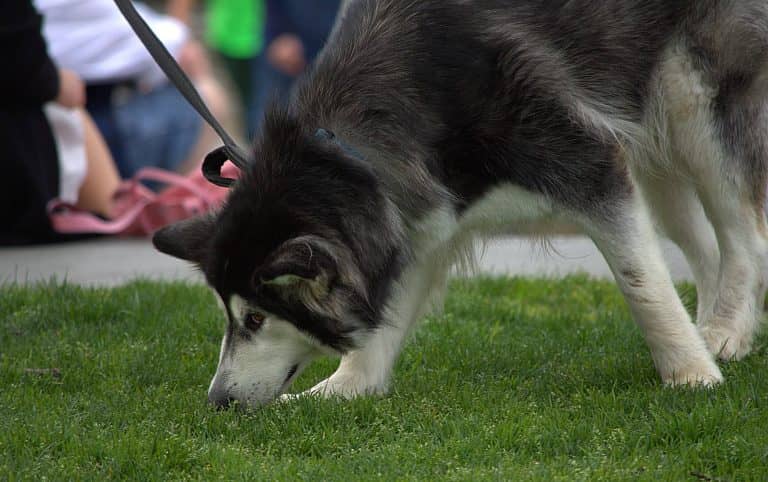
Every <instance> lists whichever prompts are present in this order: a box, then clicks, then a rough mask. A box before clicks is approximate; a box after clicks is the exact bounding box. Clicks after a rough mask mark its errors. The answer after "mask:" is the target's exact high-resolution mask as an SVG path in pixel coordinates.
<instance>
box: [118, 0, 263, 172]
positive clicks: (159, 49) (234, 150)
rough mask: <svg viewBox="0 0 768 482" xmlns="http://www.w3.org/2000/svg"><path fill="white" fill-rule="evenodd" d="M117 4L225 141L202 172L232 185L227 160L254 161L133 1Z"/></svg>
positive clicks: (244, 164)
mask: <svg viewBox="0 0 768 482" xmlns="http://www.w3.org/2000/svg"><path fill="white" fill-rule="evenodd" d="M115 4H117V8H119V9H120V12H122V14H123V16H124V17H125V19H126V20H128V23H129V24H130V25H131V28H132V29H133V31H134V32H136V35H137V36H138V37H139V39H140V40H141V43H143V44H144V47H146V49H147V50H148V51H149V53H150V55H152V58H154V59H155V62H157V65H159V66H160V68H161V69H162V70H163V72H165V75H167V76H168V78H169V79H170V80H171V82H173V85H175V86H176V88H177V89H178V90H179V92H181V95H183V96H184V98H186V99H187V102H189V103H190V104H191V105H192V107H194V108H195V110H196V111H197V112H198V113H199V114H200V115H201V116H202V117H203V119H205V121H206V122H208V125H210V126H211V127H212V128H213V130H214V131H216V134H218V135H219V137H220V138H221V140H222V141H223V142H224V145H223V146H222V147H219V148H218V149H215V150H214V151H212V152H210V153H209V154H208V155H207V156H205V160H204V161H203V175H204V176H205V178H206V179H208V180H209V181H210V182H212V183H213V184H216V185H217V186H221V187H230V186H231V185H232V184H233V183H234V182H235V180H234V179H232V178H229V177H223V176H222V175H221V168H222V166H223V165H224V163H225V162H227V159H229V160H230V161H232V163H233V164H234V165H236V166H237V167H238V168H240V169H241V170H243V169H245V168H246V167H247V166H248V164H249V163H250V162H251V157H250V156H249V155H248V154H247V152H246V151H244V150H243V149H241V148H240V146H238V145H237V143H235V141H234V140H233V139H232V137H231V136H230V135H229V133H227V131H226V130H225V129H224V128H223V127H222V126H221V124H219V121H217V120H216V118H215V117H213V114H211V111H210V110H208V107H207V106H206V105H205V102H204V101H203V99H202V98H201V97H200V94H199V93H198V92H197V90H195V87H194V86H193V85H192V82H190V80H189V77H187V75H186V74H185V73H184V72H183V71H182V70H181V67H179V64H177V63H176V60H174V58H173V56H172V55H171V54H170V53H169V52H168V49H166V48H165V46H164V45H163V44H162V42H160V40H159V39H158V38H157V36H156V35H155V33H154V32H153V31H152V29H151V28H149V25H147V23H146V22H145V21H144V19H143V18H141V15H139V13H138V12H137V11H136V9H135V8H134V6H133V4H132V3H131V0H115Z"/></svg>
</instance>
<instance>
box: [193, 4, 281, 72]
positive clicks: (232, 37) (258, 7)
mask: <svg viewBox="0 0 768 482" xmlns="http://www.w3.org/2000/svg"><path fill="white" fill-rule="evenodd" d="M206 4H207V12H206V17H207V25H206V32H205V38H206V41H207V42H208V44H209V45H210V46H211V47H213V48H214V49H216V50H217V51H219V52H221V53H222V54H224V55H228V56H230V57H235V58H250V57H254V56H256V55H258V54H260V53H261V51H262V49H263V48H264V22H265V17H266V13H267V12H266V7H265V2H264V0H208V2H206Z"/></svg>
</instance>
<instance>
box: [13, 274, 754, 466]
mask: <svg viewBox="0 0 768 482" xmlns="http://www.w3.org/2000/svg"><path fill="white" fill-rule="evenodd" d="M681 289H682V291H683V292H684V295H685V297H687V298H690V297H691V288H690V287H683V288H681ZM0 320H2V323H0V479H6V478H10V479H16V478H18V479H31V480H42V479H43V478H48V479H53V480H64V479H90V480H100V479H104V478H120V479H141V480H165V479H202V480H210V479H222V480H293V479H313V480H368V479H386V480H392V479H399V480H431V479H455V480H527V479H536V480H557V479H559V480H567V481H571V480H596V479H597V480H653V481H658V480H694V481H695V480H734V481H736V480H766V479H768V401H767V400H768V349H766V341H767V340H766V338H765V337H763V338H761V339H760V342H759V343H758V344H757V348H756V351H755V354H754V355H752V356H751V357H749V358H748V359H747V360H745V361H743V362H740V363H735V364H729V365H727V366H724V368H723V370H724V374H725V376H726V378H727V382H726V383H725V384H724V385H723V386H721V387H719V388H717V389H716V390H690V389H669V388H664V387H663V386H661V384H660V382H659V380H658V379H657V376H656V373H655V371H654V369H653V366H652V364H651V359H650V356H649V354H648V352H647V349H646V347H645V344H644V342H643V340H642V338H641V336H640V333H639V331H638V329H637V328H636V327H635V326H634V324H633V323H632V321H631V319H630V317H629V314H628V311H627V308H626V306H625V304H624V302H623V300H622V298H621V296H620V295H619V293H618V291H617V290H616V288H615V287H614V285H613V284H612V283H607V282H595V281H591V280H589V279H587V278H584V277H570V278H566V279H564V280H559V281H551V280H530V279H475V280H466V281H456V282H454V283H453V284H452V287H451V291H450V296H449V297H448V301H447V304H446V309H445V312H444V313H441V314H438V315H435V316H432V317H430V318H429V319H427V320H426V321H425V323H423V324H422V325H421V326H420V328H419V329H418V330H417V331H416V333H415V334H414V335H413V336H412V338H411V342H410V343H409V344H408V346H407V347H406V349H405V352H404V354H403V356H402V358H401V359H400V361H399V363H398V365H397V368H396V371H395V378H394V381H393V390H392V393H391V394H390V395H388V396H386V397H383V398H364V399H359V400H355V401H352V402H338V401H333V400H316V399H304V400H299V401H296V402H292V403H286V404H273V405H271V406H268V407H266V408H264V409H261V410H258V411H253V412H245V413H244V412H238V411H223V412H217V411H215V410H213V409H211V408H209V407H208V406H207V404H206V403H205V392H206V389H207V386H208V383H209V381H210V377H211V376H212V374H213V372H214V370H215V363H216V360H217V357H218V347H219V341H220V336H221V334H222V332H223V326H224V321H223V315H222V314H221V313H220V312H219V308H218V307H217V305H216V303H215V301H214V298H213V295H212V294H211V293H209V292H208V290H207V289H206V288H204V287H201V286H190V285H184V284H155V283H148V282H138V283H134V284H130V285H128V286H125V287H122V288H119V289H84V288H79V287H75V286H68V285H62V284H60V283H50V284H46V285H42V286H37V287H33V288H23V287H14V286H10V287H5V288H0ZM334 363H335V362H334V361H333V360H325V361H322V362H319V363H317V364H316V365H315V366H314V367H313V368H311V369H310V370H308V371H307V372H306V373H305V374H304V375H302V377H301V378H300V379H299V381H298V387H295V389H300V388H307V387H309V386H311V385H312V384H313V382H315V381H317V380H319V379H320V378H321V377H323V376H327V375H328V374H329V373H331V372H332V371H333V368H334Z"/></svg>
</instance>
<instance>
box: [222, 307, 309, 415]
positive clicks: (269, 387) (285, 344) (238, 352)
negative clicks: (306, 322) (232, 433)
mask: <svg viewBox="0 0 768 482" xmlns="http://www.w3.org/2000/svg"><path fill="white" fill-rule="evenodd" d="M229 306H230V310H231V312H232V315H233V317H234V318H235V319H236V320H238V324H241V320H243V318H244V317H245V316H246V314H247V313H248V312H250V311H251V310H255V311H258V308H255V307H249V306H248V304H247V303H246V301H245V300H243V299H242V298H241V297H239V296H237V295H233V296H232V297H231V299H230V301H229ZM265 314H266V315H267V316H266V318H265V320H264V324H263V325H262V326H261V328H260V329H259V330H258V331H257V332H256V333H252V334H251V337H250V339H249V340H246V339H239V340H233V339H228V338H227V337H225V339H224V341H223V343H222V349H221V355H220V358H219V366H218V368H217V370H216V375H215V376H214V378H213V380H212V381H211V387H210V388H209V393H211V392H213V391H215V390H217V389H219V388H221V389H223V390H224V391H225V392H226V393H228V394H229V395H230V396H231V397H233V398H235V399H237V400H240V401H243V402H245V403H248V404H253V405H261V404H264V403H267V402H269V401H271V400H274V399H275V398H276V397H277V396H279V395H280V394H281V393H282V392H283V391H284V390H285V389H286V388H287V387H288V384H285V383H284V382H285V381H286V377H287V375H288V373H289V371H290V370H291V368H292V367H293V366H294V365H298V366H299V370H298V371H300V370H301V369H302V368H304V367H305V366H306V365H307V363H309V361H311V360H312V359H313V358H315V357H317V356H318V355H319V354H320V353H321V350H320V349H319V347H318V344H317V343H316V342H315V341H314V340H312V339H311V338H310V337H309V336H307V335H306V334H304V333H302V332H301V331H300V330H298V329H297V328H296V327H295V326H294V325H293V324H291V323H289V322H287V321H285V320H282V319H280V318H278V317H275V316H273V315H270V314H267V313H265ZM234 338H237V336H235V337H234ZM231 343H235V344H236V347H235V349H227V348H228V346H229V344H231ZM298 371H297V373H298ZM295 378H296V375H294V376H293V377H292V379H295Z"/></svg>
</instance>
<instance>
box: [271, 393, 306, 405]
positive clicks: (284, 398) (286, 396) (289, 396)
mask: <svg viewBox="0 0 768 482" xmlns="http://www.w3.org/2000/svg"><path fill="white" fill-rule="evenodd" d="M306 395H307V392H301V393H283V394H282V395H280V396H279V397H278V398H277V401H278V403H288V402H293V401H294V400H298V399H300V398H301V397H304V396H306Z"/></svg>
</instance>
